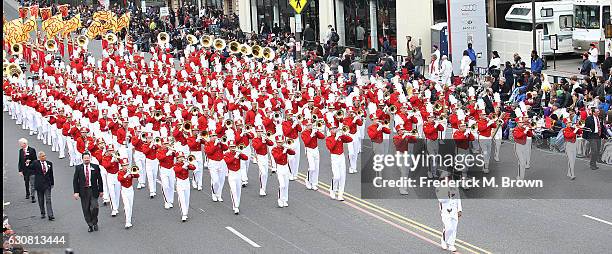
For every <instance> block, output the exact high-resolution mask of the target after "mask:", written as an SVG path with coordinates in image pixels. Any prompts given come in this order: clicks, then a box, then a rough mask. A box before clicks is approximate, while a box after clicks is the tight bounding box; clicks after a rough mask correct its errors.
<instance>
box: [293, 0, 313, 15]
mask: <svg viewBox="0 0 612 254" xmlns="http://www.w3.org/2000/svg"><path fill="white" fill-rule="evenodd" d="M306 4H308V0H289V5H291V7H293V9H294V10H295V13H297V14H300V13H301V12H302V9H304V7H306Z"/></svg>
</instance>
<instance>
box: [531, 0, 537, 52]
mask: <svg viewBox="0 0 612 254" xmlns="http://www.w3.org/2000/svg"><path fill="white" fill-rule="evenodd" d="M535 11H536V9H535V0H531V39H532V43H533V45H532V46H533V50H536V49H537V48H536V16H535Z"/></svg>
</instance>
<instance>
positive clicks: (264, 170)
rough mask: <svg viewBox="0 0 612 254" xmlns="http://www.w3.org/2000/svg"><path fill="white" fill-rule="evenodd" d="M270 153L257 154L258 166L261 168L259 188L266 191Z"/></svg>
mask: <svg viewBox="0 0 612 254" xmlns="http://www.w3.org/2000/svg"><path fill="white" fill-rule="evenodd" d="M268 163H269V162H268V155H267V154H266V155H259V154H258V155H257V167H258V168H259V190H263V191H266V186H267V185H268Z"/></svg>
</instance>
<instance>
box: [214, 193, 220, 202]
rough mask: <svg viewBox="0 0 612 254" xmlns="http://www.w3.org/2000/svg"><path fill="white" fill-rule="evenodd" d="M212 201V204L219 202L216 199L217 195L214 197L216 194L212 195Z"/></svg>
mask: <svg viewBox="0 0 612 254" xmlns="http://www.w3.org/2000/svg"><path fill="white" fill-rule="evenodd" d="M212 201H213V202H217V201H219V200H218V199H217V195H216V194H213V195H212Z"/></svg>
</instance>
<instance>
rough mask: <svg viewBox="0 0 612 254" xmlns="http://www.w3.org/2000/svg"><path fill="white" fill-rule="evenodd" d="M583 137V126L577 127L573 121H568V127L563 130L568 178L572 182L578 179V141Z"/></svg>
mask: <svg viewBox="0 0 612 254" xmlns="http://www.w3.org/2000/svg"><path fill="white" fill-rule="evenodd" d="M579 136H582V126H576V124H574V123H573V122H572V120H571V119H568V121H567V127H565V128H564V129H563V137H564V138H565V155H567V177H569V179H570V180H574V179H576V175H575V174H574V167H575V165H576V150H577V144H576V139H577V138H578V137H579Z"/></svg>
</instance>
